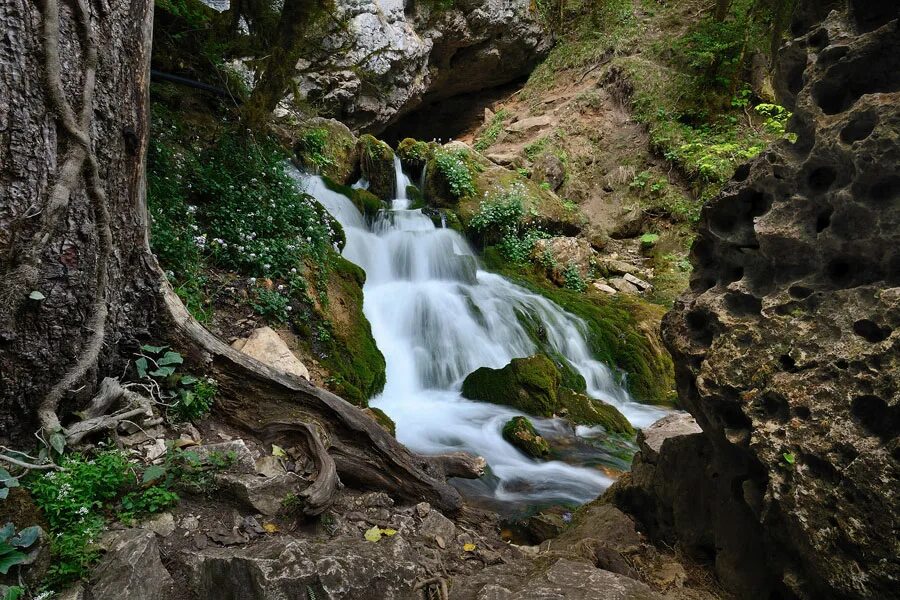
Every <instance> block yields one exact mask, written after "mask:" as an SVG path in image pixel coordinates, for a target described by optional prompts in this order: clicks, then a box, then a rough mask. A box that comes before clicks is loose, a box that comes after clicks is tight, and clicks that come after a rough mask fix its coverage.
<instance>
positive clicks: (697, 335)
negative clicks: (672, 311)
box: [685, 310, 715, 346]
mask: <svg viewBox="0 0 900 600" xmlns="http://www.w3.org/2000/svg"><path fill="white" fill-rule="evenodd" d="M685 323H686V324H687V327H688V330H689V331H690V333H691V337H692V338H693V339H694V341H695V342H697V343H699V344H702V345H704V346H709V345H710V344H712V340H713V335H715V331H714V328H715V327H714V323H713V316H712V315H710V314H709V313H708V312H706V311H705V310H692V311H690V312H689V313H687V315H685Z"/></svg>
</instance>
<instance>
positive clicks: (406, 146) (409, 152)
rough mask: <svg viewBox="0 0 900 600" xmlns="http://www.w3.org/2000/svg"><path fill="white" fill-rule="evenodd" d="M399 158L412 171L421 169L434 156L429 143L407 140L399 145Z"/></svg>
mask: <svg viewBox="0 0 900 600" xmlns="http://www.w3.org/2000/svg"><path fill="white" fill-rule="evenodd" d="M397 156H399V157H400V160H401V161H402V162H403V164H404V165H405V166H407V167H409V168H411V169H421V168H422V167H424V166H425V163H426V162H427V161H428V159H429V158H431V156H432V151H431V145H430V144H429V143H428V142H423V141H420V140H414V139H412V138H406V139H404V140H403V141H402V142H400V143H399V144H398V145H397Z"/></svg>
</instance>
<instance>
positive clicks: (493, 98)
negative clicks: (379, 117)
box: [379, 79, 525, 147]
mask: <svg viewBox="0 0 900 600" xmlns="http://www.w3.org/2000/svg"><path fill="white" fill-rule="evenodd" d="M524 83H525V80H524V79H520V80H517V81H514V82H512V83H509V84H505V85H501V86H498V87H492V88H487V89H483V90H480V91H477V92H472V93H463V94H458V95H455V96H451V97H449V98H440V99H433V100H431V99H428V98H426V99H425V101H424V102H423V103H422V104H421V105H420V106H419V107H418V108H416V109H415V110H413V111H412V112H410V113H408V114H406V115H404V116H402V117H400V118H399V120H397V121H396V122H395V123H393V124H391V125H389V126H388V127H387V128H386V129H385V130H384V131H383V132H382V133H381V134H380V136H379V137H380V138H381V139H383V140H384V141H386V142H387V143H388V144H390V145H391V146H393V147H396V146H397V143H399V142H400V141H401V140H403V139H404V138H414V139H417V140H424V141H431V140H433V139H440V140H442V141H443V142H445V143H446V142H448V141H450V140H451V139H456V138H460V137H463V136H465V135H466V134H469V133H473V132H474V131H475V130H476V129H478V127H480V126H481V124H482V123H483V122H484V109H485V108H490V107H491V105H492V104H494V103H495V102H497V101H500V100H503V99H505V98H507V97H509V96H510V95H511V94H512V93H514V92H516V91H518V90H519V89H521V88H522V86H523V85H524Z"/></svg>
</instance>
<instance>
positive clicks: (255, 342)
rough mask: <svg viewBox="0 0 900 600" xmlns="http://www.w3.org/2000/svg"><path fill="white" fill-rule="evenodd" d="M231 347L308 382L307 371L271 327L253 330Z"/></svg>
mask: <svg viewBox="0 0 900 600" xmlns="http://www.w3.org/2000/svg"><path fill="white" fill-rule="evenodd" d="M231 347H232V348H234V349H235V350H240V351H241V352H243V353H244V354H247V355H249V356H252V357H253V358H255V359H256V360H258V361H259V362H261V363H263V364H264V365H266V366H269V367H272V368H273V369H277V370H279V371H284V372H285V373H290V374H291V375H296V376H297V377H302V378H303V379H306V380H307V381H309V369H307V368H306V365H304V364H303V363H302V362H300V359H299V358H297V357H296V356H294V353H293V352H291V349H290V348H288V346H287V344H285V343H284V340H282V339H281V336H280V335H278V333H277V332H276V331H275V330H274V329H272V328H271V327H260V328H258V329H254V330H253V333H251V334H250V336H249V337H247V338H245V339H241V340H237V341H236V342H234V343H233V344H232V345H231Z"/></svg>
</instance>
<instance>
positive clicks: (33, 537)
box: [0, 523, 41, 575]
mask: <svg viewBox="0 0 900 600" xmlns="http://www.w3.org/2000/svg"><path fill="white" fill-rule="evenodd" d="M40 535H41V528H40V527H38V526H36V525H33V526H31V527H26V528H25V529H23V530H21V531H19V532H18V533H16V527H15V525H13V524H12V523H7V524H6V525H4V526H3V527H0V575H6V574H7V573H9V570H10V569H11V568H13V567H14V566H16V565H20V564H22V563H24V562H26V560H27V559H28V555H27V554H26V552H27V551H28V549H29V548H30V547H31V546H33V545H34V543H35V542H37V541H38V538H39V537H40Z"/></svg>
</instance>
